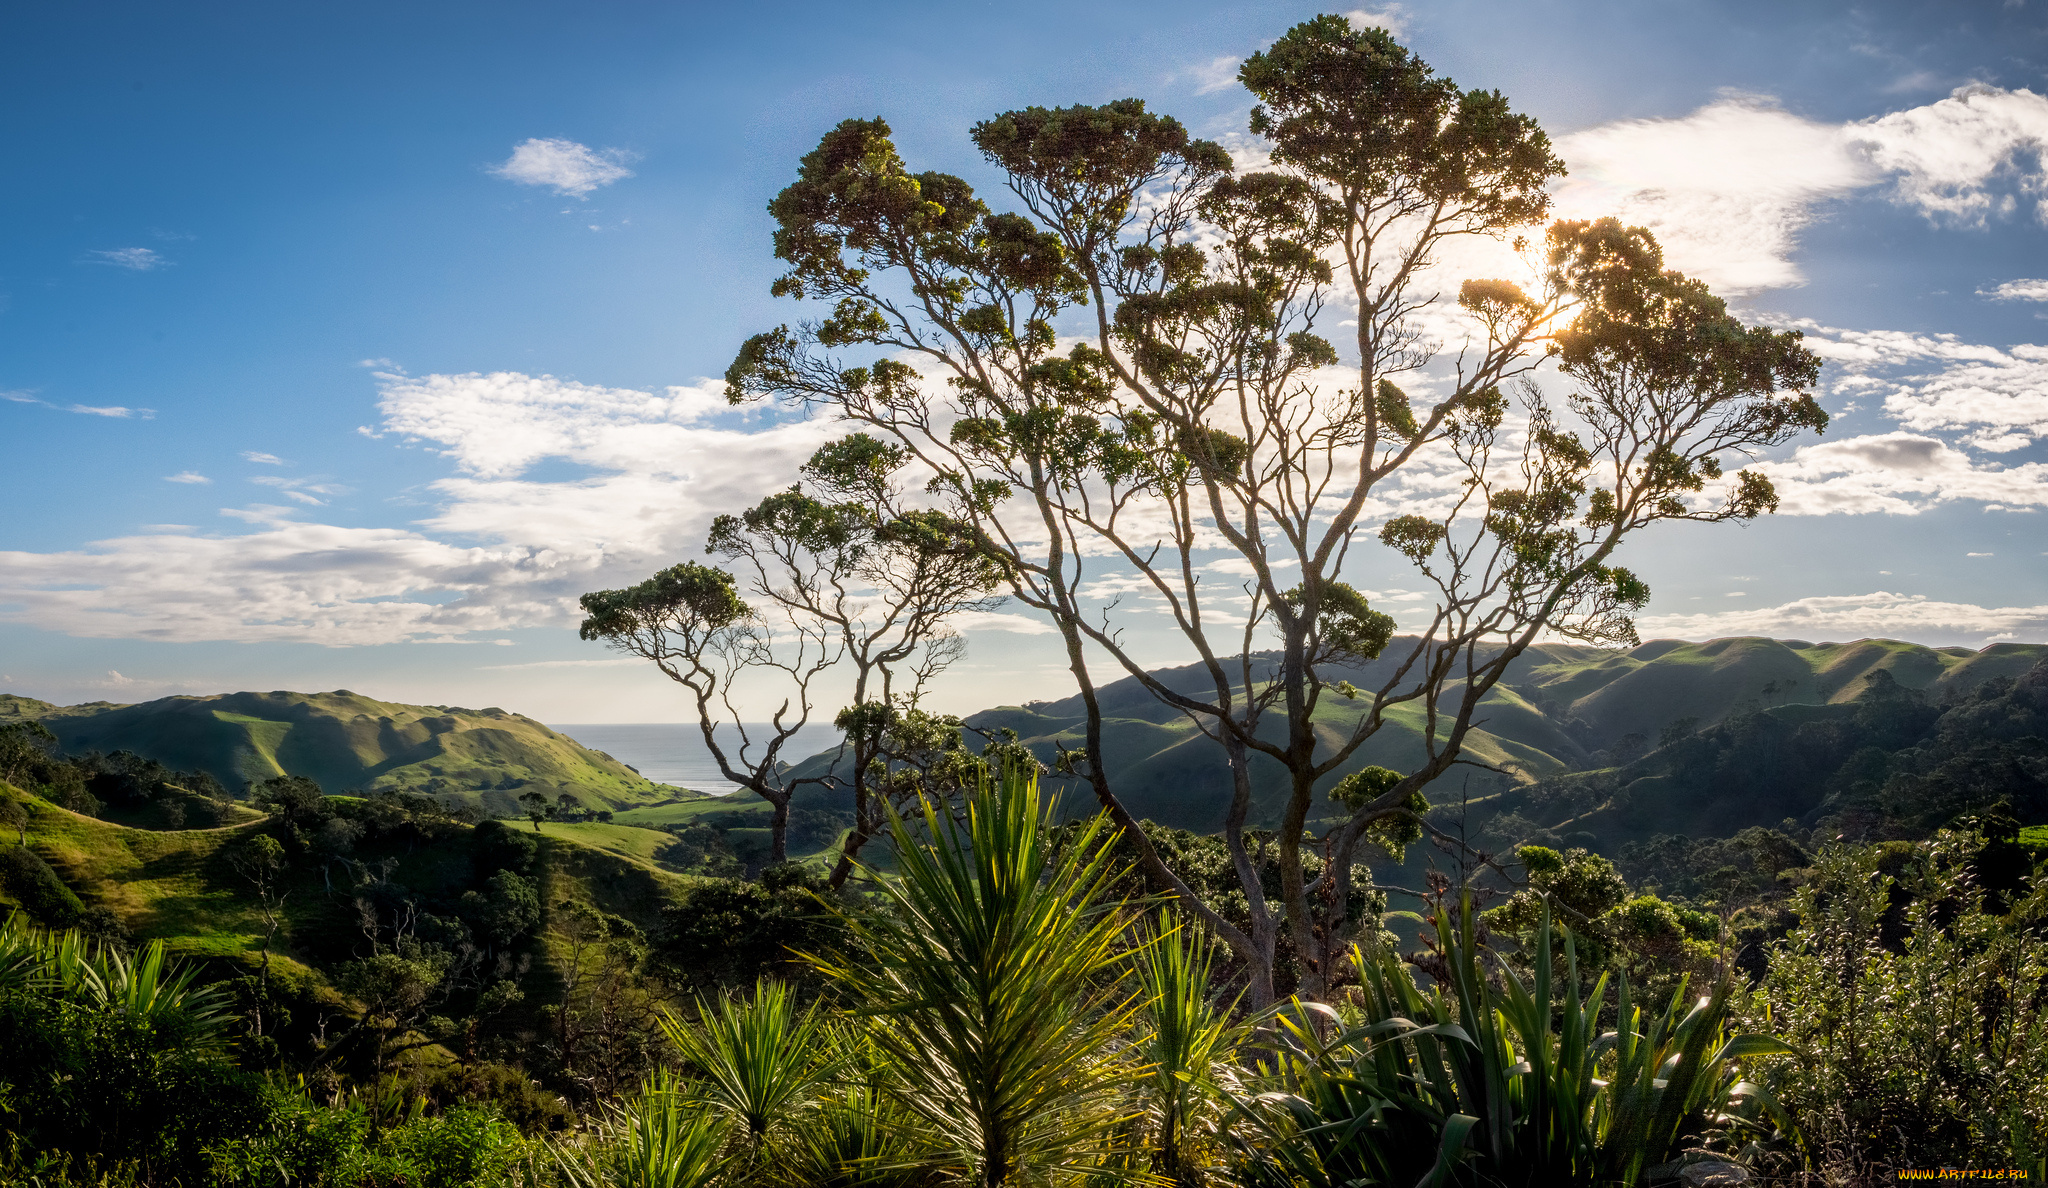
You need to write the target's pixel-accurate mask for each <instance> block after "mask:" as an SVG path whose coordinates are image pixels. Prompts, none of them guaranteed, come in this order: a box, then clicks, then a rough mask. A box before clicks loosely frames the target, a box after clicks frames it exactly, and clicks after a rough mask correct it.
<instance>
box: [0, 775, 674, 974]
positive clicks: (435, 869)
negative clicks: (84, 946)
mask: <svg viewBox="0 0 2048 1188" xmlns="http://www.w3.org/2000/svg"><path fill="white" fill-rule="evenodd" d="M0 796H11V797H12V798H13V799H15V800H17V801H18V802H20V803H21V804H22V805H23V807H24V808H25V809H26V811H27V814H28V818H29V821H28V828H27V831H26V833H25V835H24V837H23V838H22V839H21V841H20V842H19V843H18V842H17V839H16V837H15V836H14V835H13V834H12V833H11V832H10V833H9V834H7V836H6V837H5V838H4V839H0V844H4V847H6V848H10V849H11V848H13V847H15V846H16V845H17V844H22V845H23V846H24V848H25V849H26V850H28V851H29V852H30V853H32V854H34V855H36V856H37V857H39V858H41V859H42V860H43V861H44V862H45V863H47V864H48V866H49V868H50V870H52V871H54V872H55V874H56V876H57V877H58V878H59V879H61V880H62V881H63V883H64V885H65V887H66V888H67V889H68V890H69V891H70V892H71V893H72V894H73V895H75V896H76V897H77V900H78V901H79V903H80V904H81V905H82V906H83V907H84V908H86V909H88V910H92V909H104V910H105V911H106V912H110V913H111V914H112V917H113V918H114V919H115V920H116V921H118V922H119V924H120V925H121V926H122V927H123V928H125V929H126V931H127V932H128V933H129V934H130V935H131V936H132V937H133V938H134V939H135V940H137V941H142V940H159V939H160V940H163V941H164V942H165V943H166V945H167V947H168V948H169V949H171V950H172V951H173V952H174V953H178V954H181V955H185V956H192V957H203V958H216V959H229V960H236V961H241V962H248V961H252V960H253V959H254V957H255V955H256V954H257V952H258V950H259V949H260V946H261V943H262V938H263V933H264V922H263V918H262V914H261V913H260V912H259V911H258V909H257V904H256V900H255V897H254V895H253V894H252V889H251V885H250V883H249V882H248V881H247V880H246V879H245V878H243V877H242V876H241V874H240V873H239V872H238V871H237V869H236V868H235V866H234V865H233V863H232V862H231V861H230V855H231V854H232V852H233V850H232V847H234V846H235V845H236V844H237V843H239V842H242V841H244V840H245V839H246V838H247V837H248V836H249V835H250V834H252V833H256V832H259V831H264V830H275V829H276V828H278V826H277V823H276V821H275V820H274V819H273V818H264V819H262V820H259V821H253V822H249V823H245V824H242V825H237V826H232V827H228V828H222V829H210V830H182V831H161V830H143V829H131V828H128V827H126V826H122V825H117V824H114V823H111V822H107V821H101V820H96V819H94V818H91V817H85V816H80V815H79V814H77V813H74V812H71V811H70V810H68V809H64V808H61V807H59V806H56V805H53V804H50V803H48V802H47V801H44V800H42V799H40V798H38V797H36V796H34V795H31V794H28V793H24V792H22V791H20V790H19V789H14V788H12V787H10V786H8V785H5V784H0ZM437 829H438V830H439V831H440V834H441V836H440V840H439V841H438V842H437V843H435V844H431V845H419V844H413V843H412V842H409V841H407V842H400V841H397V840H395V839H394V840H391V841H388V842H386V843H384V844H379V845H366V846H364V847H363V848H361V849H360V850H359V851H358V852H357V853H355V854H354V855H353V857H354V858H356V859H358V860H360V861H362V862H364V863H367V864H369V865H370V866H371V867H373V868H376V867H379V866H380V864H386V863H388V870H387V871H386V872H385V875H384V878H385V880H386V884H385V885H387V886H392V887H397V888H400V889H402V890H403V892H404V893H406V894H408V895H412V896H418V897H422V898H423V899H424V900H426V901H432V900H433V899H434V898H435V897H442V898H446V897H448V896H450V895H451V894H453V893H455V892H457V891H459V889H460V888H462V887H464V886H467V885H470V884H472V883H473V882H474V881H475V876H476V873H477V872H476V871H475V870H474V869H473V863H474V862H476V861H478V860H479V859H477V858H476V857H473V854H472V851H474V850H475V848H476V847H475V846H474V845H472V844H471V841H470V838H471V836H472V835H473V834H474V833H475V830H474V829H473V828H472V827H470V826H466V825H461V824H458V823H454V822H442V823H441V824H440V825H438V826H437ZM664 840H666V835H664V834H659V833H655V832H653V831H651V830H646V829H633V828H630V827H621V826H604V825H596V824H590V825H556V824H547V825H544V826H543V827H542V833H541V836H540V838H538V839H537V841H538V844H539V849H538V858H537V861H536V864H535V867H534V870H533V876H534V877H535V878H536V879H538V881H539V885H540V890H541V895H540V902H541V904H542V905H543V923H542V925H541V931H542V933H543V934H545V933H546V930H547V928H548V924H547V923H546V921H547V920H548V919H550V918H552V916H553V914H554V913H555V912H556V911H557V910H558V907H559V905H561V904H562V903H564V902H565V901H576V902H580V903H584V904H588V905H591V906H593V907H596V908H598V909H601V910H602V911H604V912H607V913H610V914H612V915H615V916H619V917H622V918H625V919H627V920H630V921H632V922H633V923H634V924H635V925H637V926H639V927H641V928H643V929H647V930H653V929H654V928H656V927H657V926H658V925H659V923H660V917H661V912H662V910H663V909H664V908H666V907H669V906H671V905H674V904H678V903H681V902H682V901H683V900H684V898H685V897H686V895H687V893H688V891H689V889H690V888H691V887H693V886H695V885H696V884H697V883H698V882H699V881H700V880H696V879H692V878H689V877H686V876H682V875H677V874H674V873H671V872H669V871H666V870H662V869H660V868H659V867H657V866H655V865H654V864H653V863H652V862H651V861H649V860H648V859H649V858H650V857H651V854H652V851H653V847H654V845H656V844H659V842H660V841H664ZM349 878H350V876H349V872H348V870H347V869H346V868H337V867H335V866H329V867H326V868H322V867H320V866H319V865H318V864H317V863H309V862H306V861H303V860H302V861H299V862H297V863H295V864H294V865H293V866H292V868H291V869H290V870H289V871H288V872H287V874H286V876H285V881H284V883H283V884H282V890H283V891H284V893H285V895H284V917H285V923H284V927H283V929H282V930H281V932H280V934H279V936H278V938H277V940H276V942H275V944H274V946H273V949H272V962H273V966H274V967H276V968H280V969H283V970H287V971H295V973H296V975H297V976H299V977H301V978H310V979H311V980H312V981H311V984H312V985H314V986H316V987H317V986H319V985H322V984H324V979H323V977H322V974H321V972H320V971H326V970H331V969H332V968H333V967H334V965H335V964H336V963H337V962H339V961H345V960H349V959H352V958H355V957H360V956H363V955H364V953H363V951H362V949H363V938H362V936H361V935H360V929H359V923H360V921H359V919H358V912H357V909H356V907H355V906H354V902H355V901H354V899H353V898H352V897H353V896H355V895H358V894H361V892H359V891H357V890H352V888H351V884H350V881H349ZM14 892H15V888H13V887H11V886H10V884H9V883H8V882H7V880H6V879H4V878H0V915H4V914H5V913H6V911H7V910H10V909H12V908H15V907H17V906H20V905H21V897H20V896H19V895H17V894H15V893H14ZM372 894H377V893H374V892H373V893H372ZM46 922H54V923H67V922H66V921H46ZM543 951H546V952H550V953H551V952H552V945H551V943H545V944H544V945H543ZM526 980H527V982H528V983H529V984H528V986H527V993H528V995H529V997H530V998H531V999H532V1000H533V1001H534V1002H535V1003H537V1004H538V1003H546V1002H548V1001H551V1000H552V997H553V994H554V992H555V989H556V986H555V981H556V975H555V973H554V972H553V971H552V969H551V968H550V966H549V963H547V962H543V963H541V964H539V965H537V966H535V967H534V970H533V972H532V974H531V975H529V976H528V977H527V978H526ZM317 995H319V996H327V997H329V998H330V1000H331V1001H339V1000H338V999H332V998H331V995H332V992H331V991H328V990H317Z"/></svg>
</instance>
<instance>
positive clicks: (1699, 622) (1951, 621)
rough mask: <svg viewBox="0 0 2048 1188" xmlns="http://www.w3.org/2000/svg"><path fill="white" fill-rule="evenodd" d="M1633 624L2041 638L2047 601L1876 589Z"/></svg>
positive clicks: (1828, 636)
mask: <svg viewBox="0 0 2048 1188" xmlns="http://www.w3.org/2000/svg"><path fill="white" fill-rule="evenodd" d="M1636 629H1637V631H1638V632H1640V633H1641V635H1642V637H1643V638H1644V639H1652V638H1678V639H1719V638H1725V637H1727V636H1733V635H1765V636H1775V637H1778V638H1797V639H1807V640H1815V641H1821V640H1853V639H1862V638H1870V637H1879V638H1890V639H1911V640H1918V641H1921V642H1927V643H1935V644H1940V643H1943V642H1948V641H1954V642H1958V643H1962V642H1969V643H1982V642H1985V641H1988V640H1989V639H1991V638H1992V637H1994V636H2004V637H2011V636H2014V635H2017V636H2021V637H2025V638H2040V637H2042V636H2043V635H2044V634H2048V606H2004V607H1982V606H1976V605H1973V604H1970V603H1964V602H1937V601H1934V600H1932V599H1929V598H1925V597H1922V596H1920V595H1917V594H1893V593H1887V592H1884V591H1878V592H1876V593H1871V594H1849V595H1822V596H1819V597H1814V598H1800V599H1797V600H1795V601H1792V602H1786V603H1780V604H1779V605H1777V606H1759V607H1744V608H1743V609H1741V610H1729V611H1720V612H1717V613H1712V614H1700V615H1644V616H1642V617H1641V618H1638V619H1637V620H1636Z"/></svg>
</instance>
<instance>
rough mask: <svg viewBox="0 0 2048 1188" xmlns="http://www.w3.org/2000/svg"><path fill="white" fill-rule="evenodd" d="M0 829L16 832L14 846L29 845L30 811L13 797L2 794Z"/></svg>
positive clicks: (0, 798)
mask: <svg viewBox="0 0 2048 1188" xmlns="http://www.w3.org/2000/svg"><path fill="white" fill-rule="evenodd" d="M0 829H12V830H14V844H15V845H17V846H26V845H27V844H28V810H27V809H24V808H22V807H21V802H20V801H19V800H16V799H15V798H14V797H12V796H7V795H4V794H0Z"/></svg>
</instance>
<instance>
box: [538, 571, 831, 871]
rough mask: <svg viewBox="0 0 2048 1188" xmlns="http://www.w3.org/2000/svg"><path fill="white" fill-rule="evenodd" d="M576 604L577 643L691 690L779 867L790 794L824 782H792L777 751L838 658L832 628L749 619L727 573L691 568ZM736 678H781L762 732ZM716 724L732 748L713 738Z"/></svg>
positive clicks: (712, 747)
mask: <svg viewBox="0 0 2048 1188" xmlns="http://www.w3.org/2000/svg"><path fill="white" fill-rule="evenodd" d="M581 601H582V606H583V613H584V614H585V615H586V616H587V617H586V618H585V619H584V620H583V625H582V627H581V628H580V629H579V633H580V634H581V635H582V637H583V638H584V639H587V640H602V641H604V642H605V643H608V644H610V645H611V646H612V647H614V648H617V649H618V650H620V651H622V652H625V653H627V654H628V655H633V656H639V657H641V658H642V659H645V660H651V661H653V662H654V665H655V667H657V668H659V669H661V671H662V673H663V675H665V676H667V677H668V678H669V679H670V680H672V681H675V682H676V683H677V684H680V685H682V686H683V687H684V688H685V689H688V690H689V691H690V695H691V698H692V700H693V701H694V702H695V708H696V711H697V726H698V729H699V730H701V731H702V732H703V736H704V747H705V749H706V750H708V751H710V752H711V757H712V758H713V759H714V760H715V761H716V762H717V763H718V770H719V772H720V773H721V774H723V775H724V776H725V778H726V779H728V780H731V781H732V782H733V783H735V784H738V785H739V786H740V787H742V788H745V789H746V790H747V791H749V792H752V793H753V794H754V795H756V796H758V797H760V798H761V799H762V800H765V801H767V802H768V806H769V808H770V809H771V810H772V815H771V817H770V818H769V834H768V836H769V861H770V862H773V863H782V862H787V861H788V860H789V801H790V797H791V796H792V795H793V794H794V793H795V792H796V790H797V789H798V788H799V787H802V786H804V785H807V784H820V783H824V782H825V781H826V780H827V779H829V778H830V777H827V776H815V777H802V778H796V777H792V776H791V775H790V772H789V766H790V765H789V764H788V762H786V761H785V759H784V758H783V748H784V747H785V746H786V745H788V743H789V741H790V740H791V739H792V738H794V737H796V734H797V732H798V731H800V730H802V729H803V728H804V725H805V724H806V723H807V722H809V721H810V716H811V708H812V701H811V687H812V684H813V682H815V681H816V680H817V679H818V675H819V674H820V673H822V672H824V671H825V670H826V669H828V668H830V667H832V665H833V664H834V663H836V662H837V661H838V659H839V650H838V649H837V648H836V647H835V646H834V640H833V635H834V633H833V632H832V630H831V629H830V628H829V627H828V626H826V625H824V624H822V623H819V622H817V621H816V620H814V619H811V618H808V617H806V616H803V615H801V614H794V613H791V612H790V610H789V608H788V607H787V606H786V605H785V604H780V603H778V604H776V605H777V606H778V607H779V608H780V610H779V613H776V614H774V616H773V617H768V616H764V615H760V614H757V613H756V612H755V610H754V608H752V607H749V606H748V605H747V604H746V603H745V602H744V601H743V600H741V598H740V596H739V591H738V590H736V589H735V588H734V584H733V578H732V575H731V574H728V573H724V572H722V571H720V570H717V569H713V568H711V567H710V566H708V565H699V564H697V563H696V562H694V561H686V562H684V563H683V564H681V565H673V566H670V567H669V568H667V569H664V570H662V571H661V572H660V573H657V574H655V575H654V576H653V577H651V578H648V579H647V580H646V581H644V582H641V583H640V584H639V585H637V586H631V587H628V588H626V589H624V590H599V591H596V592H593V593H590V594H585V595H584V596H583V598H582V600H581ZM743 676H751V677H752V678H753V679H754V680H756V681H757V682H760V681H773V680H777V679H779V681H780V689H779V690H770V692H769V696H771V697H772V696H774V695H775V694H776V693H778V692H779V693H780V695H781V697H782V701H781V704H780V705H778V706H777V707H776V709H775V712H774V714H773V715H772V716H771V718H770V720H769V722H768V723H767V729H766V730H765V731H763V730H761V729H760V727H759V725H758V724H756V725H753V726H750V725H749V724H748V722H747V721H746V719H745V717H743V716H742V715H741V713H740V709H739V701H738V700H736V697H737V696H738V693H737V691H736V690H735V689H734V685H735V683H736V682H737V681H739V680H740V679H741V678H742V677H743ZM757 694H758V686H757ZM725 726H730V727H731V728H732V730H733V733H734V734H735V735H736V736H737V737H738V740H739V746H737V747H728V746H726V745H725V744H724V743H723V742H721V741H720V740H719V738H718V731H719V730H720V729H721V728H722V727H725ZM536 828H538V826H536Z"/></svg>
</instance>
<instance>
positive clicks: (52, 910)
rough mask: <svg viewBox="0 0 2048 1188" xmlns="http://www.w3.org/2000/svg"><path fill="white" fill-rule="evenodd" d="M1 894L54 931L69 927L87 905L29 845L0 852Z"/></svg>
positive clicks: (75, 921)
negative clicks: (81, 901)
mask: <svg viewBox="0 0 2048 1188" xmlns="http://www.w3.org/2000/svg"><path fill="white" fill-rule="evenodd" d="M9 803H12V802H11V801H10V802H9ZM23 815H24V816H26V814H23ZM0 892H5V893H6V895H7V897H8V898H9V899H11V900H13V901H14V902H15V903H17V904H19V905H21V909H22V910H23V911H25V912H27V913H28V914H29V915H31V916H33V917H35V919H36V921H37V922H38V923H41V924H44V925H47V926H49V927H52V928H69V927H71V926H72V925H74V924H76V923H77V922H78V918H79V916H81V915H83V914H84V912H85V905H84V904H82V903H80V902H79V901H78V896H77V895H76V894H74V893H73V892H72V890H71V888H69V887H67V886H65V885H64V880H63V879H60V878H58V877H57V872H56V871H54V870H51V869H50V864H49V863H47V862H45V861H43V858H42V855H40V854H38V853H36V852H35V851H34V850H31V849H29V848H27V847H26V846H21V845H16V846H13V847H10V848H6V849H0Z"/></svg>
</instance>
